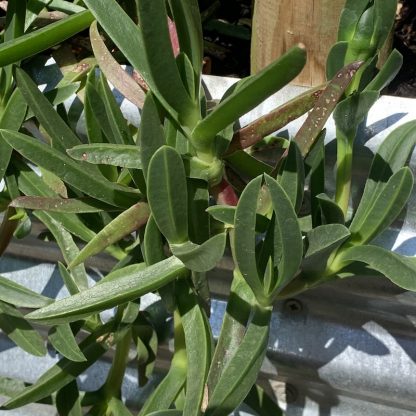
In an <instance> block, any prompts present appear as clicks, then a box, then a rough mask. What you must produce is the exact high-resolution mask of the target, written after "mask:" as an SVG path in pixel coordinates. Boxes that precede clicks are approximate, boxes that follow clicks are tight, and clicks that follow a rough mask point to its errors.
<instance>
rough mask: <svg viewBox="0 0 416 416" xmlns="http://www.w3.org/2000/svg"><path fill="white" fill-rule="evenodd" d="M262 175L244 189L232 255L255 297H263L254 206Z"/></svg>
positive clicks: (255, 205) (237, 217)
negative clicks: (258, 268)
mask: <svg viewBox="0 0 416 416" xmlns="http://www.w3.org/2000/svg"><path fill="white" fill-rule="evenodd" d="M261 182H262V177H261V176H259V177H257V178H255V179H253V180H252V181H251V182H250V183H249V184H248V185H247V186H246V188H245V189H244V191H243V193H242V194H241V197H240V200H239V202H238V205H237V210H236V213H235V224H234V227H235V247H234V255H235V260H236V264H237V267H238V268H239V270H240V272H241V274H242V275H243V277H244V278H245V280H246V281H247V283H248V284H249V286H250V287H251V289H252V290H253V292H254V293H255V295H256V298H257V299H263V297H264V290H263V286H262V283H261V280H260V276H259V274H258V271H257V266H256V263H257V262H256V240H255V237H256V207H257V200H258V197H259V193H260V187H261Z"/></svg>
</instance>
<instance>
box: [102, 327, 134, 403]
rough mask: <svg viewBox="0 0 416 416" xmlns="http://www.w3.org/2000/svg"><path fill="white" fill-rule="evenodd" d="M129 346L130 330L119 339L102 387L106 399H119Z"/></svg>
mask: <svg viewBox="0 0 416 416" xmlns="http://www.w3.org/2000/svg"><path fill="white" fill-rule="evenodd" d="M130 345H131V329H129V330H128V331H126V333H125V335H124V336H123V337H122V338H120V340H119V341H118V342H117V345H116V351H115V354H114V358H113V362H112V364H111V368H110V372H109V373H108V376H107V380H106V382H105V386H104V394H105V396H106V398H108V399H110V398H111V397H117V398H120V396H121V385H122V383H123V379H124V373H125V371H126V366H127V360H128V355H129V351H130Z"/></svg>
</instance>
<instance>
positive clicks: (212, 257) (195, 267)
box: [170, 233, 227, 272]
mask: <svg viewBox="0 0 416 416" xmlns="http://www.w3.org/2000/svg"><path fill="white" fill-rule="evenodd" d="M226 240H227V234H226V233H221V234H217V235H215V236H214V237H211V238H210V239H209V240H207V241H205V242H204V243H202V244H201V245H198V244H195V243H192V242H191V241H186V242H185V243H181V244H170V248H171V250H172V253H173V254H174V255H175V256H176V257H178V258H179V259H180V260H181V261H182V262H183V263H184V264H185V266H186V267H187V268H188V269H190V270H192V271H195V272H207V271H209V270H211V269H213V268H214V267H215V266H216V264H217V263H218V262H219V261H220V259H221V258H222V256H223V254H224V250H225V243H226Z"/></svg>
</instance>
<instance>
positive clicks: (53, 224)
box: [34, 211, 88, 294]
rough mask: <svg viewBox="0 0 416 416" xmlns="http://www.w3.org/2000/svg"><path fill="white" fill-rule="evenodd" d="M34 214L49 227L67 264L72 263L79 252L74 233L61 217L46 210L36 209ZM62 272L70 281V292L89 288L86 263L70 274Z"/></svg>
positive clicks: (65, 279)
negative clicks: (66, 227) (60, 220)
mask: <svg viewBox="0 0 416 416" xmlns="http://www.w3.org/2000/svg"><path fill="white" fill-rule="evenodd" d="M34 215H35V216H36V217H37V218H38V219H39V220H40V221H42V222H43V223H44V224H45V225H46V226H47V227H48V229H49V231H50V232H51V233H52V235H53V236H54V238H55V241H56V242H57V244H58V246H59V248H60V249H61V253H62V255H63V258H64V260H65V262H66V263H67V264H68V263H70V262H71V261H72V260H73V259H74V258H75V257H76V256H77V255H78V253H79V249H78V247H77V245H76V244H75V242H74V239H73V238H72V235H71V234H70V233H69V232H68V231H67V230H66V229H65V228H64V227H63V225H62V224H61V223H60V222H59V218H58V219H57V218H54V217H53V216H52V215H51V214H49V213H47V212H44V211H36V212H35V213H34ZM61 273H62V274H63V278H64V282H66V283H69V285H68V286H67V288H68V291H69V293H71V294H74V293H78V292H81V291H82V290H84V289H87V288H88V276H87V273H86V271H85V267H84V265H79V266H78V267H75V268H74V269H73V270H72V271H71V273H70V275H69V276H67V275H66V273H65V272H62V271H61ZM70 282H71V283H70Z"/></svg>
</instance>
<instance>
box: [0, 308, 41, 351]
mask: <svg viewBox="0 0 416 416" xmlns="http://www.w3.org/2000/svg"><path fill="white" fill-rule="evenodd" d="M0 329H1V330H2V331H3V332H4V333H5V334H6V335H7V336H8V337H9V338H10V339H11V340H12V341H13V342H14V343H15V344H16V345H18V346H19V347H20V348H21V349H22V350H24V351H26V352H28V353H29V354H32V355H36V356H43V355H45V354H46V347H45V342H44V340H43V339H42V337H41V336H40V335H39V334H38V333H37V332H36V331H35V330H34V329H33V328H32V326H31V325H30V324H29V322H27V321H26V319H25V318H24V316H23V314H22V313H21V312H19V311H18V310H17V309H16V308H15V307H13V306H11V305H9V304H7V303H4V302H1V301H0Z"/></svg>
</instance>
